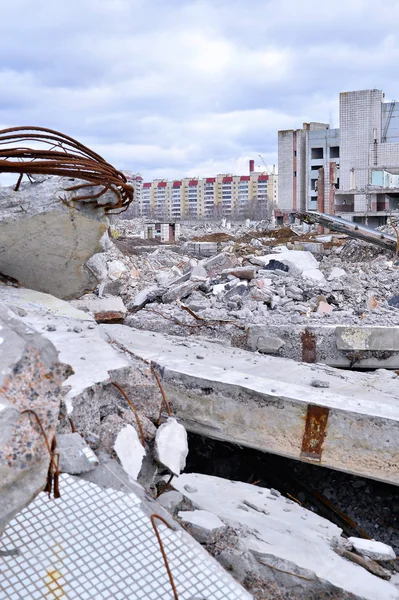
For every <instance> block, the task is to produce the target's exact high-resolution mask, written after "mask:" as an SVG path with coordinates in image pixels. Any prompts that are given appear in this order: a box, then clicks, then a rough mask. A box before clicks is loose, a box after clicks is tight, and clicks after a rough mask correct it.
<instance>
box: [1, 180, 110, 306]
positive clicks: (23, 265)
mask: <svg viewBox="0 0 399 600" xmlns="http://www.w3.org/2000/svg"><path fill="white" fill-rule="evenodd" d="M80 183H84V182H83V181H80V180H72V181H71V179H69V178H68V179H66V178H61V177H48V178H45V179H44V180H43V181H40V182H34V183H30V182H28V183H22V184H21V186H20V188H19V190H18V191H17V192H15V191H14V190H13V188H12V187H9V188H7V187H2V188H0V272H1V273H3V274H5V275H8V276H11V277H13V278H14V279H16V280H17V281H18V282H19V283H20V284H21V285H23V286H25V287H28V288H31V289H34V290H37V291H40V292H47V293H49V294H53V295H54V296H56V297H58V298H63V299H71V298H78V297H79V296H81V295H82V294H84V293H85V292H87V291H89V290H93V289H94V288H95V287H96V286H97V284H98V280H97V278H96V277H95V275H94V274H93V272H92V271H91V270H90V269H89V268H87V267H86V266H85V263H86V262H87V261H88V260H89V258H90V257H91V256H92V255H93V254H95V253H96V252H100V250H101V247H100V239H101V237H102V235H103V234H104V232H105V231H106V230H107V227H108V219H107V217H106V216H105V213H104V210H103V209H99V208H97V207H92V206H91V205H90V204H86V203H84V202H75V201H73V205H74V206H75V207H76V208H74V207H73V206H72V204H71V202H72V198H73V197H74V192H72V191H71V192H67V191H65V188H67V187H71V186H72V185H78V184H80ZM105 197H107V199H108V201H111V202H114V201H115V200H116V198H115V197H114V194H112V193H111V192H107V193H106V194H105V195H104V196H103V198H105ZM21 207H22V208H21ZM43 240H45V251H44V249H43Z"/></svg>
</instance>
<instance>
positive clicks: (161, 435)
mask: <svg viewBox="0 0 399 600" xmlns="http://www.w3.org/2000/svg"><path fill="white" fill-rule="evenodd" d="M187 454H188V442H187V432H186V430H185V428H184V427H183V425H180V423H178V422H177V421H176V419H175V418H173V417H169V418H168V420H167V421H166V423H163V424H162V425H161V426H160V427H159V429H158V430H157V434H156V437H155V456H156V459H157V460H158V461H159V462H160V463H161V464H162V465H164V466H165V467H167V468H168V469H169V470H170V471H171V472H172V473H174V474H175V475H180V473H181V472H182V471H183V469H184V467H185V466H186V458H187Z"/></svg>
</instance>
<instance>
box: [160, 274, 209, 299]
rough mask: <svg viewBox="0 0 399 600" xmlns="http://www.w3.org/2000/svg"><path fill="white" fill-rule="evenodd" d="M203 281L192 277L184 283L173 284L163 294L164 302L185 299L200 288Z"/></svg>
mask: <svg viewBox="0 0 399 600" xmlns="http://www.w3.org/2000/svg"><path fill="white" fill-rule="evenodd" d="M201 283H202V281H200V280H195V279H190V280H189V281H184V282H183V283H179V284H178V285H173V286H171V287H170V288H169V289H168V291H167V292H165V293H164V294H163V296H162V302H164V303H165V304H168V303H170V302H174V301H175V300H184V298H187V296H189V295H190V294H191V292H193V291H194V290H196V289H198V287H199V286H200V285H201Z"/></svg>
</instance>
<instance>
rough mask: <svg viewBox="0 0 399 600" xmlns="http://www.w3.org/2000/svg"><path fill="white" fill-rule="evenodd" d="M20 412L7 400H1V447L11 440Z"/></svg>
mask: <svg viewBox="0 0 399 600" xmlns="http://www.w3.org/2000/svg"><path fill="white" fill-rule="evenodd" d="M19 415H20V412H19V410H18V409H17V407H16V406H14V405H13V404H11V402H8V401H7V400H6V399H5V398H1V399H0V447H1V445H2V444H5V443H6V442H7V441H8V439H9V438H10V436H11V434H12V432H13V429H14V425H15V424H16V422H17V420H18V418H19Z"/></svg>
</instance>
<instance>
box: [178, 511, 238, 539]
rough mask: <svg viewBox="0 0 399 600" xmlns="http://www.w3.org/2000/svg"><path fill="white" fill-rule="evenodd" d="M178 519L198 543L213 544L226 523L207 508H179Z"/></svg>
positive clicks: (225, 526) (225, 527)
mask: <svg viewBox="0 0 399 600" xmlns="http://www.w3.org/2000/svg"><path fill="white" fill-rule="evenodd" d="M178 517H179V519H180V521H182V522H183V523H184V525H185V526H186V527H187V530H188V532H189V533H191V535H192V536H193V537H194V538H195V539H196V540H197V542H199V543H200V544H215V543H216V542H217V540H218V539H219V538H220V536H221V534H222V533H223V531H224V530H225V529H227V525H225V523H223V521H221V520H220V519H219V517H218V516H216V515H215V514H214V513H211V512H209V511H207V510H181V511H180V512H179V513H178Z"/></svg>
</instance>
